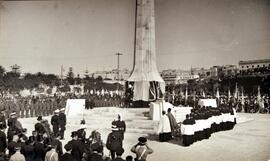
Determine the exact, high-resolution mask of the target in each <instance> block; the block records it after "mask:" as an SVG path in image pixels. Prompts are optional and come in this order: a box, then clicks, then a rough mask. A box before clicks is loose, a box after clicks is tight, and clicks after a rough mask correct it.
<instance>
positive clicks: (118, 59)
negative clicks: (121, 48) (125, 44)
mask: <svg viewBox="0 0 270 161" xmlns="http://www.w3.org/2000/svg"><path fill="white" fill-rule="evenodd" d="M115 55H117V81H118V84H117V90H119V81H120V79H119V70H120V69H119V61H120V55H123V54H122V53H116V54H115Z"/></svg>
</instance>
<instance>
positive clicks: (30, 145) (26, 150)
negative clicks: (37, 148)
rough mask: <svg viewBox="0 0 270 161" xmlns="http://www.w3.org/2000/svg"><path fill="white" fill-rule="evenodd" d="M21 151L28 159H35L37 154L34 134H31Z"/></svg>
mask: <svg viewBox="0 0 270 161" xmlns="http://www.w3.org/2000/svg"><path fill="white" fill-rule="evenodd" d="M21 152H22V154H23V155H24V157H25V160H26V161H33V159H34V156H35V153H34V137H33V136H30V137H29V139H28V141H27V142H26V144H25V145H24V146H22V150H21Z"/></svg>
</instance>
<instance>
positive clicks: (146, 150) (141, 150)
mask: <svg viewBox="0 0 270 161" xmlns="http://www.w3.org/2000/svg"><path fill="white" fill-rule="evenodd" d="M138 141H139V143H137V144H136V145H134V146H133V147H132V148H131V151H132V152H133V153H135V154H136V158H135V160H136V161H146V158H147V156H148V155H149V154H152V153H153V152H154V151H153V150H152V149H151V148H150V147H149V146H148V145H147V143H146V142H147V139H146V138H145V137H140V138H139V139H138Z"/></svg>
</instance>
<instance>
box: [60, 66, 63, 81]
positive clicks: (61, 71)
mask: <svg viewBox="0 0 270 161" xmlns="http://www.w3.org/2000/svg"><path fill="white" fill-rule="evenodd" d="M63 72H64V67H63V65H61V69H60V81H61V82H60V86H62V85H63Z"/></svg>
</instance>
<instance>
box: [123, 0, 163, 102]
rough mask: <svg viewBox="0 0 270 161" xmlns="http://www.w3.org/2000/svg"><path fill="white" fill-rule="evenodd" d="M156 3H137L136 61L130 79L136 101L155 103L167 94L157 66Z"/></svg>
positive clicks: (145, 1)
mask: <svg viewBox="0 0 270 161" xmlns="http://www.w3.org/2000/svg"><path fill="white" fill-rule="evenodd" d="M154 3H155V2H154V0H137V1H136V31H135V32H136V35H135V53H134V54H135V55H134V59H135V61H134V66H133V71H132V74H131V76H130V78H129V79H128V81H129V82H134V91H133V100H134V101H140V100H141V101H154V100H156V99H160V98H162V97H163V96H162V95H163V94H162V93H164V92H165V83H164V81H163V79H162V78H161V76H160V74H159V72H158V70H157V66H156V44H155V10H154Z"/></svg>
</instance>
